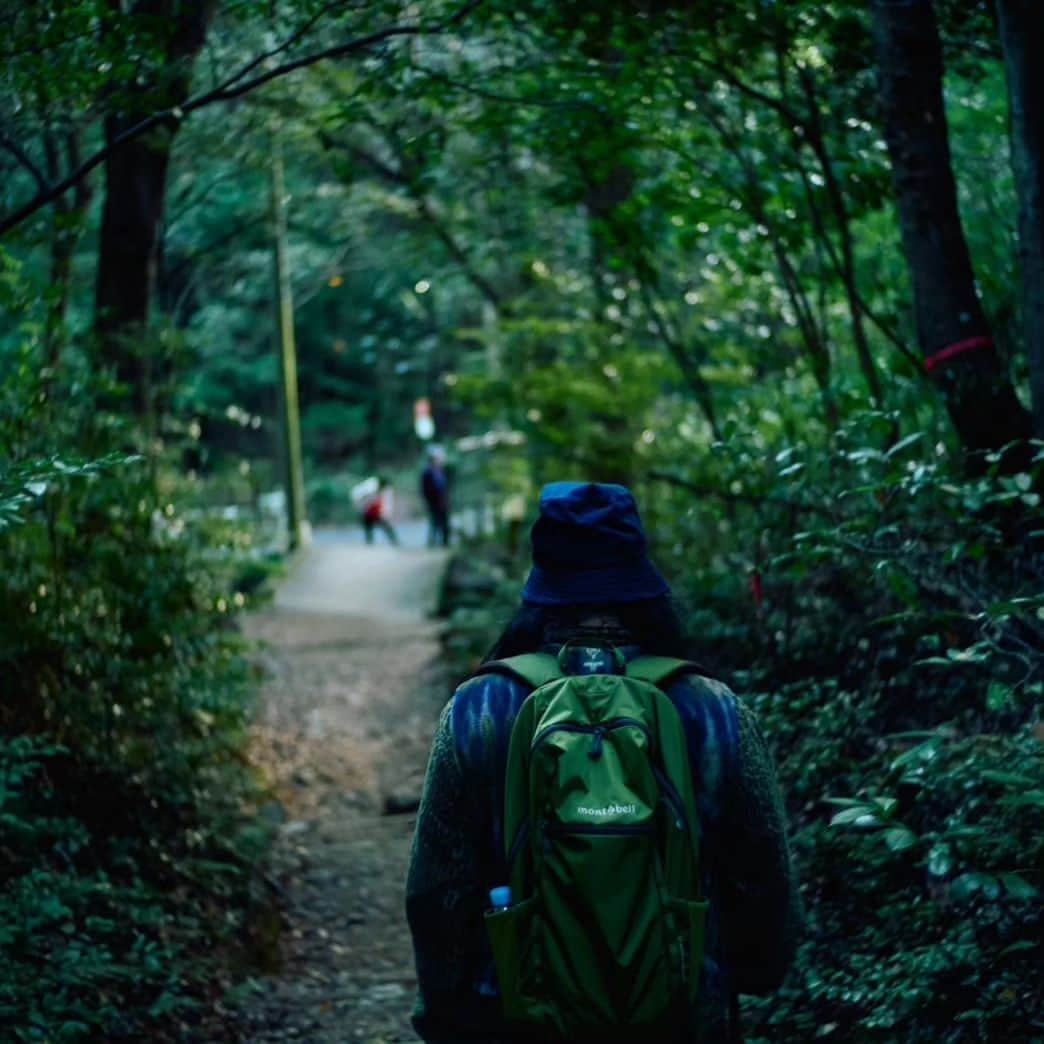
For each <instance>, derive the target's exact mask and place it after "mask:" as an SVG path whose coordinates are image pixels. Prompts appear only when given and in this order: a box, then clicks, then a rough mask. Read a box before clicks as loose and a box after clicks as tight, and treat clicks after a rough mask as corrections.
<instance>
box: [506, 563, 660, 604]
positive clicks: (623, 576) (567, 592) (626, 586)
mask: <svg viewBox="0 0 1044 1044" xmlns="http://www.w3.org/2000/svg"><path fill="white" fill-rule="evenodd" d="M670 590H671V588H670V585H669V584H668V583H667V581H666V580H664V578H663V577H662V576H661V575H660V572H659V570H658V569H657V568H656V567H655V566H654V565H653V564H652V562H650V561H649V560H648V559H647V558H646V559H643V560H642V561H640V562H635V563H630V564H620V565H611V566H603V567H601V568H599V569H577V570H575V571H573V570H562V569H556V570H554V571H551V570H548V569H543V568H541V567H540V566H539V565H534V566H533V568H532V569H531V570H530V572H529V576H528V577H527V578H526V583H525V586H524V587H523V588H522V601H523V603H525V604H526V605H616V604H619V603H622V602H640V601H644V600H645V599H647V598H658V597H660V595H665V594H670Z"/></svg>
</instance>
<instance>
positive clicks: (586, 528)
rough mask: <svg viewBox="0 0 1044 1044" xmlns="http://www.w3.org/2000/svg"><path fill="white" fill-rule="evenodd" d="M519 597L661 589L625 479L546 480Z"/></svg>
mask: <svg viewBox="0 0 1044 1044" xmlns="http://www.w3.org/2000/svg"><path fill="white" fill-rule="evenodd" d="M531 539H532V543H533V568H532V569H531V570H530V573H529V576H528V577H527V579H526V583H525V586H524V587H523V588H522V601H523V603H524V604H526V605H578V604H579V605H608V604H613V603H616V602H637V601H641V600H643V599H646V598H656V597H658V596H660V595H664V594H668V593H669V592H670V587H669V586H668V584H667V581H666V580H664V578H663V577H662V576H661V575H660V573H659V572H658V570H657V569H656V567H655V566H654V565H653V564H652V562H650V561H649V558H648V556H647V555H646V551H645V531H644V530H643V529H642V520H641V519H640V518H639V516H638V505H637V504H635V502H634V496H633V495H632V494H631V491H630V490H629V489H628V488H627V487H626V486H617V485H611V484H607V483H596V482H552V483H550V484H548V485H546V486H544V488H543V489H542V490H541V491H540V516H539V517H538V518H537V520H536V522H534V523H533V530H532V536H531Z"/></svg>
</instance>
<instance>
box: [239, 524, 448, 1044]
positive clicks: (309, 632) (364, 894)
mask: <svg viewBox="0 0 1044 1044" xmlns="http://www.w3.org/2000/svg"><path fill="white" fill-rule="evenodd" d="M445 564H446V556H445V554H444V553H441V552H432V551H424V550H419V549H417V550H414V549H403V550H400V549H392V548H382V547H360V546H345V545H340V544H333V545H329V544H323V545H320V546H315V547H313V548H311V549H310V550H309V551H308V552H307V553H306V554H305V555H304V556H302V557H301V558H300V559H299V560H298V561H297V562H296V563H295V567H294V569H293V571H292V572H291V574H290V576H289V577H288V579H287V581H286V582H285V583H284V584H283V585H282V587H281V589H280V591H279V593H278V595H277V598H276V603H275V606H274V608H272V609H270V610H267V611H264V612H260V613H257V614H255V615H254V616H252V617H251V619H250V621H249V624H248V628H249V632H250V634H251V635H252V636H254V637H256V638H259V639H261V640H262V641H263V642H264V643H265V648H266V652H265V653H264V654H263V655H264V658H265V665H266V667H267V669H268V678H267V680H266V682H265V684H264V690H263V696H262V700H263V710H262V714H261V717H260V720H259V723H258V726H257V728H256V734H255V737H254V742H253V756H254V758H255V760H256V761H257V762H258V763H259V764H260V765H261V766H262V768H263V770H264V771H265V773H266V775H267V776H268V778H269V779H270V780H271V782H272V785H273V788H274V790H275V793H276V796H277V798H278V800H279V803H280V805H281V806H282V810H281V813H280V815H281V817H282V820H283V821H282V823H281V825H280V827H279V836H278V839H277V841H276V844H275V849H274V852H273V861H272V868H273V871H272V872H273V876H274V878H275V880H276V881H277V882H278V885H279V887H280V888H281V889H282V890H283V894H284V898H283V900H282V906H283V908H284V914H283V930H282V934H281V939H280V945H279V959H280V963H281V966H280V967H279V969H278V970H277V971H275V972H273V973H272V974H270V975H267V976H263V977H259V979H258V989H257V990H256V991H255V992H254V993H253V995H252V996H251V997H249V998H248V999H247V1000H246V1001H245V1003H244V1005H243V1007H242V1010H241V1011H239V1012H237V1014H236V1017H235V1021H236V1024H237V1026H236V1029H237V1035H238V1037H239V1039H241V1040H244V1041H250V1042H258V1044H263V1042H273V1041H283V1040H301V1041H308V1042H309V1044H312V1042H315V1044H325V1042H334V1041H338V1042H340V1041H364V1042H367V1044H377V1042H382V1044H387V1042H391V1041H412V1040H415V1039H416V1037H415V1035H414V1033H413V1031H412V1029H411V1028H410V1024H409V1014H410V1009H411V1006H412V1002H413V990H414V986H415V978H414V973H413V960H412V952H411V949H410V942H409V933H408V931H407V927H406V922H405V916H404V911H403V892H404V882H405V874H406V865H407V859H408V854H409V844H410V837H411V834H412V830H413V824H414V816H413V815H412V814H409V813H407V814H394V815H388V814H384V809H385V806H386V803H387V801H388V800H389V798H391V799H392V800H393V801H402V800H403V799H405V798H409V797H411V796H415V795H417V794H419V789H420V783H421V780H422V778H423V772H424V766H425V763H426V759H427V753H428V746H429V743H430V740H431V733H432V729H433V727H434V724H435V719H436V716H437V712H438V708H439V705H440V704H441V702H442V701H443V700H444V699H445V698H446V694H447V693H446V682H445V678H444V677H443V676H442V674H441V670H440V666H439V662H438V651H439V650H438V643H437V628H436V625H435V624H434V623H433V622H432V621H430V620H429V619H428V618H427V613H428V612H429V611H430V610H431V609H432V608H433V606H434V600H435V596H436V591H437V587H438V582H439V579H440V577H441V574H442V572H443V570H444V568H445Z"/></svg>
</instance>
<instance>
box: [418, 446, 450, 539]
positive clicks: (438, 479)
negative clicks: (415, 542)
mask: <svg viewBox="0 0 1044 1044" xmlns="http://www.w3.org/2000/svg"><path fill="white" fill-rule="evenodd" d="M420 487H421V496H422V497H423V498H424V503H425V504H426V505H427V508H428V547H434V546H435V545H436V544H441V545H442V547H446V546H447V545H448V544H449V478H448V476H447V475H446V454H445V452H444V451H443V450H442V448H441V447H439V446H432V447H431V448H430V449H429V450H428V464H427V467H425V469H424V471H422V472H421V482H420Z"/></svg>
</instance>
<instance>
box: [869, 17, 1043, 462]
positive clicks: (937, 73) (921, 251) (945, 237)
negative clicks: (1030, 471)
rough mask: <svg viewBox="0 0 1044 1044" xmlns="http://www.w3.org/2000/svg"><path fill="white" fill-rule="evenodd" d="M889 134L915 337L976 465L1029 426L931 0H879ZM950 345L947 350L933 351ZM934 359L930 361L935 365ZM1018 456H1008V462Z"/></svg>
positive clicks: (877, 25) (877, 28)
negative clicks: (985, 288)
mask: <svg viewBox="0 0 1044 1044" xmlns="http://www.w3.org/2000/svg"><path fill="white" fill-rule="evenodd" d="M872 11H873V25H874V37H875V42H876V47H877V65H878V85H879V90H880V101H881V110H882V114H883V117H884V125H885V137H886V140H887V143H888V152H889V156H890V157H891V161H892V180H893V184H894V186H895V196H896V205H897V207H898V211H899V224H900V228H901V231H902V240H903V250H904V253H905V255H906V262H907V267H908V268H909V271H910V277H911V280H912V282H913V295H914V308H915V313H916V319H917V336H918V341H919V344H920V348H921V351H922V353H923V354H924V355H925V357H926V358H927V359H930V360H931V361H932V362H931V363H930V364H929V366H930V368H931V373H932V376H933V378H934V379H935V380H936V382H937V384H938V386H939V388H940V390H941V392H942V394H943V397H944V400H945V402H946V408H947V410H948V411H949V414H950V417H951V419H952V421H953V424H954V427H955V428H956V430H957V434H958V436H959V438H960V441H961V444H962V445H963V447H964V448H965V450H966V451H968V453H969V464H970V466H971V467H972V468H973V469H976V468H981V467H982V466H983V455H984V454H985V453H986V452H988V451H991V450H997V449H1000V448H1001V447H1003V446H1006V445H1008V444H1009V443H1010V442H1013V441H1016V440H1022V439H1026V438H1027V437H1029V436H1030V435H1031V433H1032V427H1031V424H1030V417H1029V414H1028V412H1027V411H1026V410H1025V409H1024V408H1023V406H1022V404H1021V403H1020V402H1019V400H1018V398H1017V396H1016V395H1015V390H1014V388H1013V386H1012V383H1011V380H1010V378H1009V376H1008V373H1007V372H1006V370H1005V368H1004V366H1003V365H1002V362H1001V359H1000V357H999V356H998V355H997V353H996V351H995V350H994V349H993V346H992V343H991V342H990V340H989V338H990V329H989V325H988V323H987V321H986V316H985V313H984V311H983V308H982V304H981V303H980V301H979V297H978V294H977V292H976V287H975V276H974V273H973V271H972V265H971V258H970V256H969V253H968V246H967V243H966V242H965V239H964V231H963V229H962V227H961V221H960V215H959V213H958V208H957V188H956V184H955V182H954V177H953V170H952V167H951V163H950V146H949V138H948V133H947V125H946V110H945V107H944V103H943V92H942V80H943V61H942V47H941V44H940V41H939V30H938V25H937V23H936V20H935V13H934V11H933V9H932V5H931V3H930V0H912V2H911V0H901V2H898V0H875V2H874V4H873V7H872ZM948 348H949V349H953V351H952V352H951V353H950V354H949V355H947V356H944V357H940V356H939V354H938V353H940V352H942V351H943V350H945V349H948ZM933 364H934V365H933ZM1020 463H1021V458H1020V457H1019V455H1018V454H1013V455H1012V456H1011V458H1010V461H1009V463H1008V466H1009V467H1018V466H1019V464H1020Z"/></svg>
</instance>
